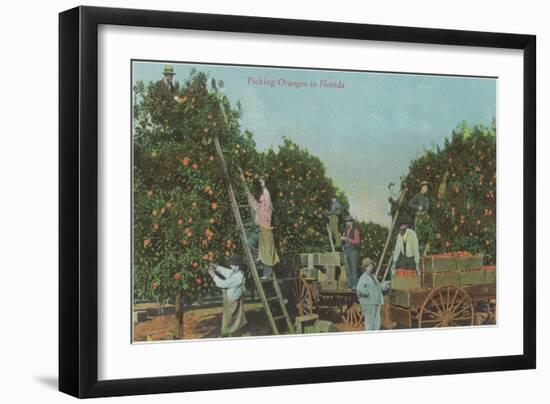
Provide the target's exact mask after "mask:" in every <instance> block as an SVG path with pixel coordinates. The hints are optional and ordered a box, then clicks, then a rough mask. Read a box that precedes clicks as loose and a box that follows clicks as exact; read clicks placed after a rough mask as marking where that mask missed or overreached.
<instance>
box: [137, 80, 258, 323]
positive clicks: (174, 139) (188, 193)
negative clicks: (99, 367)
mask: <svg viewBox="0 0 550 404" xmlns="http://www.w3.org/2000/svg"><path fill="white" fill-rule="evenodd" d="M220 84H221V83H220ZM162 85H163V83H162V82H157V83H150V84H148V85H145V84H144V83H142V82H138V83H136V85H135V88H134V95H135V98H134V122H133V124H134V188H133V190H134V194H133V201H134V210H133V225H134V226H133V229H134V256H133V263H134V293H135V297H136V298H137V299H151V298H153V299H155V300H158V301H163V300H166V299H170V298H173V297H174V296H176V307H177V309H178V310H181V302H182V299H183V298H184V297H185V298H187V299H189V300H193V301H195V300H197V299H198V298H199V297H200V296H201V295H202V294H204V293H207V292H208V291H209V289H210V288H211V287H212V284H211V281H210V278H209V276H205V267H206V266H207V263H209V262H212V261H216V262H220V263H225V262H226V261H227V257H229V256H230V253H231V250H232V249H234V248H235V247H236V242H235V238H236V235H237V232H236V227H235V221H234V219H233V214H232V211H231V208H230V204H229V203H228V198H227V191H226V187H225V185H224V181H223V177H222V174H221V170H220V165H219V158H218V156H217V154H216V151H215V148H214V144H213V140H212V137H213V136H218V137H219V139H220V142H221V145H222V148H224V150H226V152H227V151H233V153H227V154H228V155H229V157H228V159H229V160H230V161H231V162H233V164H230V167H229V169H230V171H231V173H232V176H233V177H236V176H237V172H236V169H235V166H236V165H238V164H240V162H241V161H245V160H246V161H248V160H250V158H249V154H250V153H253V152H254V150H255V145H254V143H253V141H252V136H251V134H249V133H242V132H241V130H240V128H239V124H238V118H239V114H240V111H239V107H238V106H237V108H231V106H230V105H229V102H228V100H227V98H225V97H223V98H222V103H223V104H224V106H225V110H226V112H227V116H228V120H229V122H228V125H227V126H226V125H225V122H223V120H222V118H221V116H220V113H219V106H218V98H217V97H216V95H215V94H214V93H213V92H212V91H209V90H208V82H207V76H206V75H205V74H203V73H200V72H197V71H192V72H191V74H190V76H189V79H188V80H187V81H186V82H185V83H184V84H183V85H182V86H181V87H180V85H179V84H178V83H176V85H175V86H174V89H173V90H172V92H170V93H168V92H166V91H164V90H163V89H162ZM180 314H181V313H180ZM180 331H181V330H180Z"/></svg>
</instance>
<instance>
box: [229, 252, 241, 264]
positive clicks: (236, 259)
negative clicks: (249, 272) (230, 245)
mask: <svg viewBox="0 0 550 404" xmlns="http://www.w3.org/2000/svg"><path fill="white" fill-rule="evenodd" d="M229 264H230V265H235V266H240V265H241V256H240V255H239V254H233V255H232V256H231V259H230V260H229Z"/></svg>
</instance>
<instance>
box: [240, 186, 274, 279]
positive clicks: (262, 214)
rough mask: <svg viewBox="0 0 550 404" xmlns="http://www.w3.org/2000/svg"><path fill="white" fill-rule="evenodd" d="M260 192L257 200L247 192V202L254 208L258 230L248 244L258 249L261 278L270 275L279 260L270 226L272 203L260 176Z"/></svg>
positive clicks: (266, 277)
mask: <svg viewBox="0 0 550 404" xmlns="http://www.w3.org/2000/svg"><path fill="white" fill-rule="evenodd" d="M260 185H261V186H262V193H261V195H260V198H259V200H257V199H256V198H254V196H253V195H252V194H251V193H250V192H248V195H247V196H248V203H249V204H250V206H251V207H252V209H254V213H255V216H254V221H255V222H256V224H257V225H258V227H259V229H260V232H259V234H256V235H255V236H254V237H252V238H251V240H250V242H249V244H250V247H251V248H252V249H254V250H255V251H258V259H259V261H260V262H261V263H262V267H263V275H262V278H263V279H268V278H270V277H271V273H272V272H273V267H274V266H275V265H276V264H277V263H278V262H279V255H278V254H277V250H275V240H274V239H273V227H272V226H271V215H272V213H273V205H272V203H271V195H270V194H269V190H268V189H267V187H266V185H265V180H264V179H263V178H260Z"/></svg>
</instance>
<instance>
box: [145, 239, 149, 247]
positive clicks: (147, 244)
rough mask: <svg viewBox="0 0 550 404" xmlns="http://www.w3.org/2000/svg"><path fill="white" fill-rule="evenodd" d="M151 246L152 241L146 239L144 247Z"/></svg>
mask: <svg viewBox="0 0 550 404" xmlns="http://www.w3.org/2000/svg"><path fill="white" fill-rule="evenodd" d="M150 244H151V240H150V239H145V240H143V246H144V247H148V246H149V245H150Z"/></svg>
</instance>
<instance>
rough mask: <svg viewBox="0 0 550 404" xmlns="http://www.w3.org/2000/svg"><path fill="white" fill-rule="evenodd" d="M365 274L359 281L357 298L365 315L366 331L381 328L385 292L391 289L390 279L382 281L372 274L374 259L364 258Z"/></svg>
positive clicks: (363, 267) (362, 264)
mask: <svg viewBox="0 0 550 404" xmlns="http://www.w3.org/2000/svg"><path fill="white" fill-rule="evenodd" d="M361 268H362V269H363V271H364V272H363V275H361V277H360V278H359V281H358V282H357V298H358V299H359V304H361V310H362V311H363V314H364V316H365V331H376V330H379V329H380V306H381V305H383V304H384V294H383V293H384V292H385V291H386V290H388V289H389V281H385V282H383V283H380V282H379V281H378V279H376V276H374V275H373V274H372V270H373V269H374V261H373V260H371V259H370V258H364V259H363V261H362V263H361Z"/></svg>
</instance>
